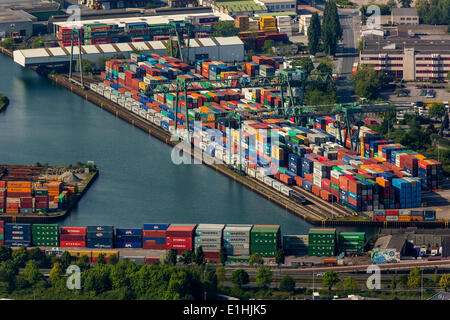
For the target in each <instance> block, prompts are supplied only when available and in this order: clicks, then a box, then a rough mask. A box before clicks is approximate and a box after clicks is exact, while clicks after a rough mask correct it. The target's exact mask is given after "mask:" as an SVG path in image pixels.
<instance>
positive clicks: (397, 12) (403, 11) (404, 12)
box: [391, 8, 417, 16]
mask: <svg viewBox="0 0 450 320" xmlns="http://www.w3.org/2000/svg"><path fill="white" fill-rule="evenodd" d="M391 14H392V15H393V16H417V8H392V9H391Z"/></svg>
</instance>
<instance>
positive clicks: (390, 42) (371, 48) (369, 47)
mask: <svg viewBox="0 0 450 320" xmlns="http://www.w3.org/2000/svg"><path fill="white" fill-rule="evenodd" d="M405 48H414V50H415V51H416V52H417V53H450V40H442V39H435V40H423V39H416V38H389V39H382V38H380V37H379V38H378V39H376V38H372V39H370V38H369V39H366V40H365V41H364V50H363V51H362V52H361V54H378V53H403V51H404V49H405Z"/></svg>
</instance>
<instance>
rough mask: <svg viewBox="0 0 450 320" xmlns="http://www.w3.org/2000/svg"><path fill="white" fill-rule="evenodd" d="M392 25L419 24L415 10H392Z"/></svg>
mask: <svg viewBox="0 0 450 320" xmlns="http://www.w3.org/2000/svg"><path fill="white" fill-rule="evenodd" d="M390 22H391V23H392V24H419V14H418V13H417V8H392V10H391V21H390Z"/></svg>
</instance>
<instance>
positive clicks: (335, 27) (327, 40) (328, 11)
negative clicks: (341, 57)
mask: <svg viewBox="0 0 450 320" xmlns="http://www.w3.org/2000/svg"><path fill="white" fill-rule="evenodd" d="M321 31H322V42H323V44H324V48H325V52H326V53H327V54H329V55H334V54H335V53H336V49H337V43H338V41H339V40H340V39H341V38H342V27H341V23H340V22H339V15H338V12H337V7H336V3H335V2H334V1H332V0H328V1H327V2H326V3H325V10H324V12H323V22H322V30H321Z"/></svg>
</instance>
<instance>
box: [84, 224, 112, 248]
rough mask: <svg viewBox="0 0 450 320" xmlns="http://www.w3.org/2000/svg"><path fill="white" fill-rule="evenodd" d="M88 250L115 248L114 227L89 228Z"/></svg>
mask: <svg viewBox="0 0 450 320" xmlns="http://www.w3.org/2000/svg"><path fill="white" fill-rule="evenodd" d="M86 231H87V237H86V248H114V227H113V226H88V227H87V229H86Z"/></svg>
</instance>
